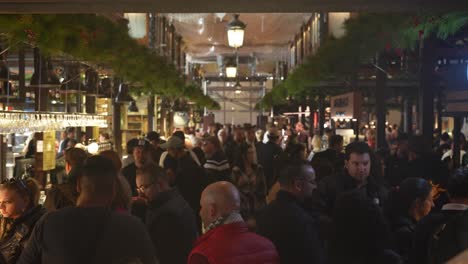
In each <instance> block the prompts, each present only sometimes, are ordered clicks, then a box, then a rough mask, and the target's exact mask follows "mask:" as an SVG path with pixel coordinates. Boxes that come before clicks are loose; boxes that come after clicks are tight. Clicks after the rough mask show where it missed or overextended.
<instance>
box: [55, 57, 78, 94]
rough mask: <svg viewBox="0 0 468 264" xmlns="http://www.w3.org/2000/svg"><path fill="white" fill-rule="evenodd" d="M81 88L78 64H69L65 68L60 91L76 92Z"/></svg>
mask: <svg viewBox="0 0 468 264" xmlns="http://www.w3.org/2000/svg"><path fill="white" fill-rule="evenodd" d="M82 89H83V85H82V82H81V71H80V65H79V64H75V65H70V66H68V67H67V68H66V69H65V79H64V80H63V82H62V85H61V87H60V91H61V92H62V93H77V92H80V91H81V90H82Z"/></svg>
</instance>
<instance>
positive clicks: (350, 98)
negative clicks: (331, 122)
mask: <svg viewBox="0 0 468 264" xmlns="http://www.w3.org/2000/svg"><path fill="white" fill-rule="evenodd" d="M330 104H331V107H330V114H331V118H333V119H352V118H355V117H357V116H360V111H361V94H360V93H358V92H351V93H346V94H342V95H338V96H333V97H332V98H331V99H330Z"/></svg>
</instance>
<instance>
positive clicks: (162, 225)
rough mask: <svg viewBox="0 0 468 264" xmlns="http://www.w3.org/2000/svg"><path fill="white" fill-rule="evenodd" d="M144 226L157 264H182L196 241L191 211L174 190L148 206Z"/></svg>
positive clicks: (161, 195) (193, 218) (185, 261)
mask: <svg viewBox="0 0 468 264" xmlns="http://www.w3.org/2000/svg"><path fill="white" fill-rule="evenodd" d="M146 226H147V228H148V233H149V235H150V237H151V240H152V241H153V245H154V249H155V252H156V256H157V258H158V259H159V263H161V264H179V263H180V264H185V263H187V258H188V255H189V253H190V250H191V249H192V244H193V242H194V241H195V239H196V238H197V226H196V220H195V215H194V214H193V211H192V208H190V206H189V205H188V203H187V202H186V201H185V200H184V198H183V197H182V196H181V195H180V194H179V192H178V191H177V190H176V189H173V190H170V191H167V192H164V193H161V194H159V195H158V197H157V198H156V199H155V200H154V201H152V202H150V204H149V207H148V209H147V213H146Z"/></svg>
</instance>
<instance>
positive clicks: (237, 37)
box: [227, 14, 246, 49]
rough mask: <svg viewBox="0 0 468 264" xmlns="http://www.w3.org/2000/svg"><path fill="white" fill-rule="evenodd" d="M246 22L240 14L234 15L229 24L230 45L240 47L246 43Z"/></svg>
mask: <svg viewBox="0 0 468 264" xmlns="http://www.w3.org/2000/svg"><path fill="white" fill-rule="evenodd" d="M245 27H246V25H245V23H244V22H242V21H240V20H239V14H235V15H234V19H233V20H231V22H229V24H228V26H227V34H228V42H229V46H230V47H233V48H236V49H237V48H240V47H242V45H243V44H244V31H245Z"/></svg>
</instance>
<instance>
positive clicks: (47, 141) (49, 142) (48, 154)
mask: <svg viewBox="0 0 468 264" xmlns="http://www.w3.org/2000/svg"><path fill="white" fill-rule="evenodd" d="M43 142H44V143H43V151H44V152H43V162H42V170H43V171H48V170H52V169H54V168H55V132H54V131H47V132H44V140H43Z"/></svg>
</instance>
